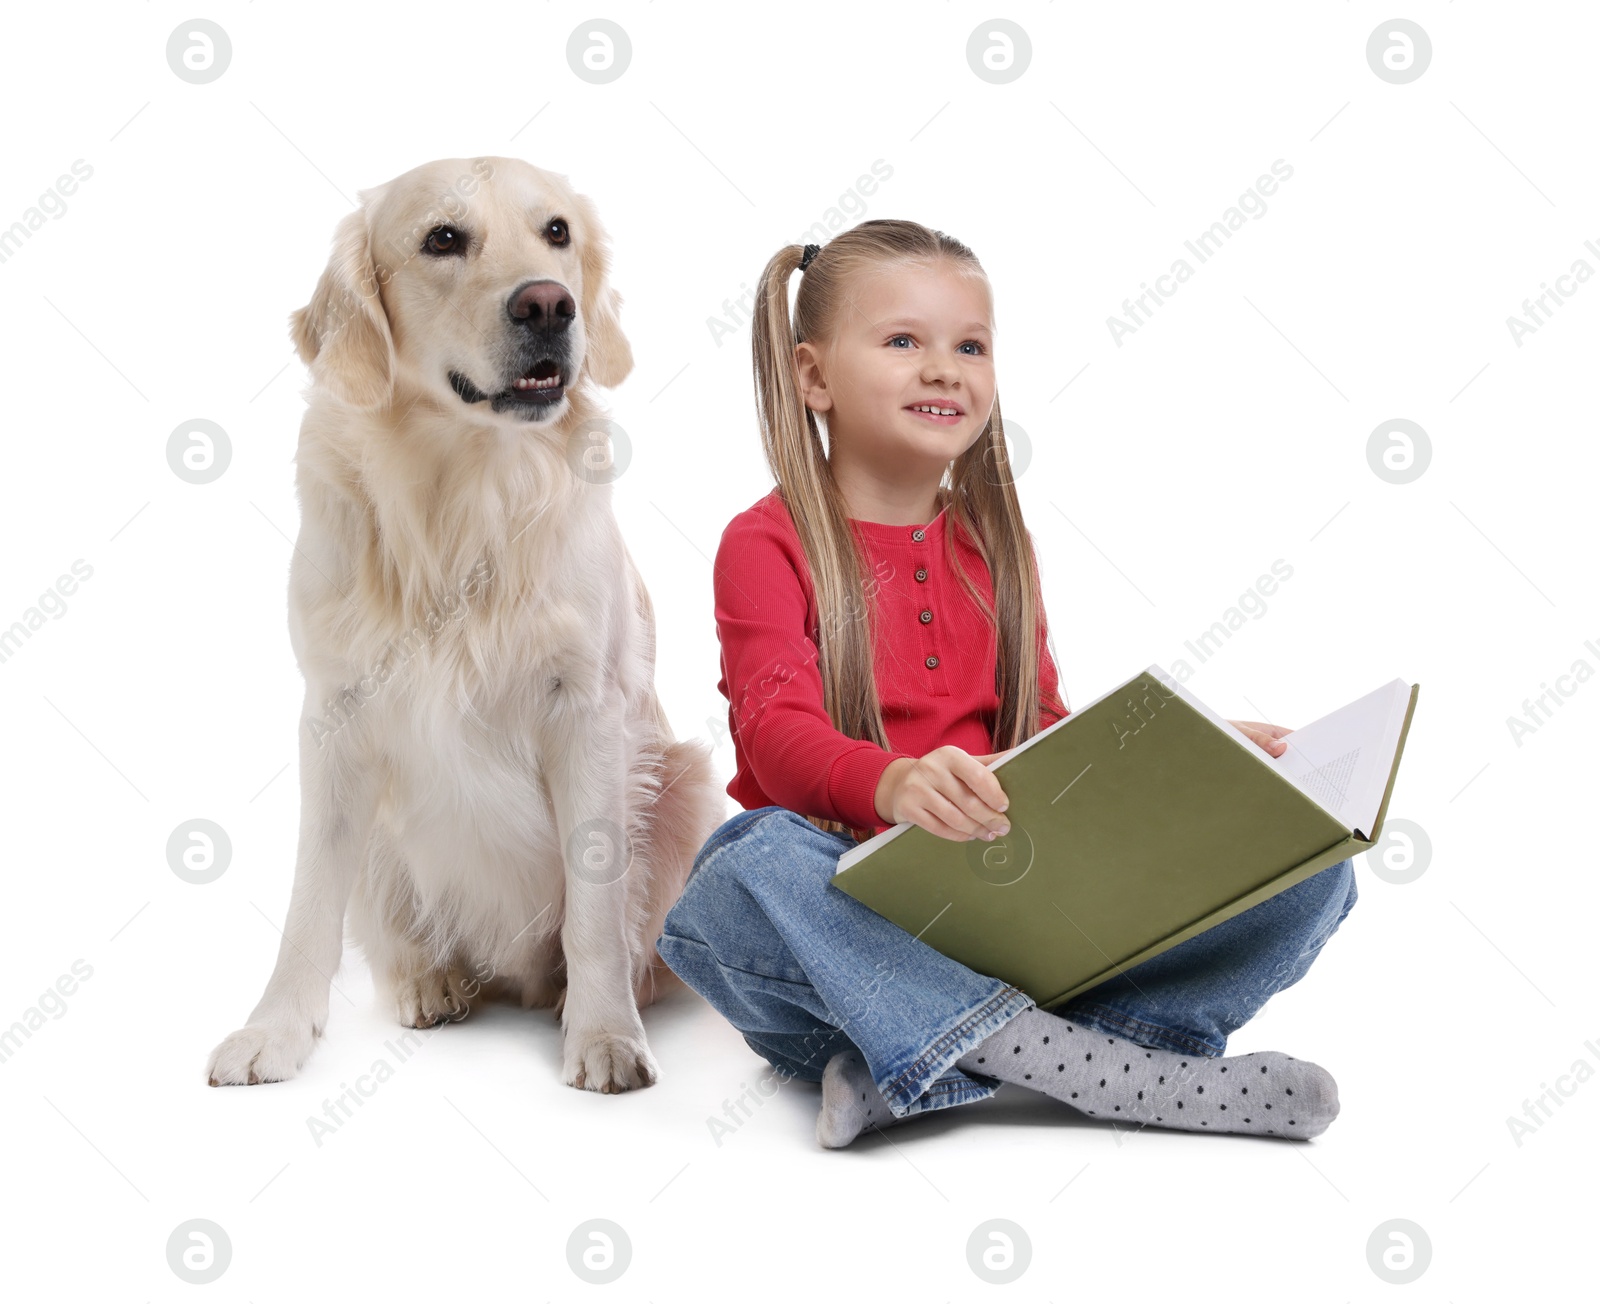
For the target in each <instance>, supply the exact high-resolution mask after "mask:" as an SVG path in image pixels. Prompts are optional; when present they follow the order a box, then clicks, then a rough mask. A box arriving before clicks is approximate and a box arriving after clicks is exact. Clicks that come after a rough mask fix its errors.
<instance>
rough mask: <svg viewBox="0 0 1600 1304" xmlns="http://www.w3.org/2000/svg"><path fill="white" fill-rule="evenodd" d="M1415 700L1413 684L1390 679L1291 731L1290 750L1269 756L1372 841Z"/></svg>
mask: <svg viewBox="0 0 1600 1304" xmlns="http://www.w3.org/2000/svg"><path fill="white" fill-rule="evenodd" d="M1410 700H1411V687H1410V685H1409V684H1407V683H1406V682H1405V680H1403V679H1393V680H1390V681H1389V682H1388V683H1387V684H1385V685H1384V686H1383V687H1382V688H1375V689H1373V691H1372V692H1370V693H1368V694H1367V695H1366V696H1365V697H1358V698H1357V699H1356V700H1355V701H1353V702H1351V703H1350V704H1349V705H1348V706H1341V707H1340V708H1339V709H1338V710H1337V711H1333V712H1330V713H1329V714H1327V715H1325V716H1323V717H1322V718H1321V719H1320V720H1315V721H1313V722H1312V723H1311V724H1308V725H1304V726H1302V727H1301V728H1299V729H1296V730H1294V732H1292V733H1290V734H1288V735H1286V736H1285V737H1284V740H1283V741H1284V742H1285V743H1287V744H1288V749H1287V750H1286V751H1285V752H1284V754H1283V755H1282V756H1279V757H1277V758H1276V759H1273V758H1270V757H1269V758H1268V759H1269V760H1271V761H1272V764H1273V766H1274V768H1275V769H1276V770H1277V771H1278V773H1279V774H1281V775H1283V777H1284V778H1286V779H1288V780H1289V781H1290V782H1291V783H1293V784H1294V785H1295V787H1297V788H1299V789H1300V791H1301V792H1303V793H1305V794H1306V795H1307V796H1308V797H1311V798H1312V799H1313V800H1315V801H1317V802H1319V803H1320V804H1321V805H1322V806H1323V807H1324V809H1326V810H1328V811H1329V812H1330V813H1332V814H1333V815H1335V816H1336V817H1337V818H1338V819H1339V821H1340V822H1341V823H1342V824H1344V826H1345V827H1346V828H1348V829H1351V830H1352V831H1354V832H1355V833H1357V834H1358V835H1360V836H1361V837H1362V838H1364V839H1368V840H1370V834H1371V832H1372V826H1373V824H1374V823H1375V822H1376V820H1377V818H1378V807H1379V806H1381V805H1382V804H1383V789H1384V786H1385V785H1386V784H1387V783H1388V782H1389V771H1390V770H1391V769H1392V768H1393V766H1394V753H1395V749H1396V748H1397V747H1399V745H1400V726H1401V725H1402V724H1403V723H1404V722H1405V715H1406V704H1407V703H1408V702H1409V701H1410ZM1263 754H1264V753H1263Z"/></svg>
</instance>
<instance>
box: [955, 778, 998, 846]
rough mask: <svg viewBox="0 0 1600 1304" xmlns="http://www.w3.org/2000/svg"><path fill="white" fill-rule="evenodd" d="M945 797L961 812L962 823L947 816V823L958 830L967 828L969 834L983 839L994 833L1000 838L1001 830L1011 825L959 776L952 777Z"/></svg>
mask: <svg viewBox="0 0 1600 1304" xmlns="http://www.w3.org/2000/svg"><path fill="white" fill-rule="evenodd" d="M989 777H990V778H992V777H993V776H992V775H990V776H989ZM943 795H944V796H945V797H946V798H947V799H948V800H950V801H952V802H953V803H954V804H955V805H956V806H957V807H958V808H959V809H960V811H961V819H960V821H957V820H954V819H951V818H950V817H949V816H946V817H945V822H946V823H948V824H953V825H955V827H957V828H965V829H966V831H967V832H968V833H969V834H972V835H975V836H977V837H982V836H983V835H984V834H985V833H993V834H994V835H995V836H996V837H999V836H1000V830H1001V829H1002V828H1005V827H1008V826H1009V824H1010V821H1009V820H1008V819H1006V817H1005V816H1004V815H1002V814H1000V813H999V812H997V811H996V810H994V808H993V807H991V806H990V805H988V803H986V802H985V801H984V800H983V798H981V797H979V796H977V795H976V794H975V793H974V792H973V791H972V790H971V789H970V788H968V787H967V785H966V784H965V783H963V782H962V780H961V777H960V776H959V775H951V776H950V787H949V788H947V789H944V790H943Z"/></svg>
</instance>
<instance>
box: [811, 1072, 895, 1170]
mask: <svg viewBox="0 0 1600 1304" xmlns="http://www.w3.org/2000/svg"><path fill="white" fill-rule="evenodd" d="M908 1117H910V1116H909V1115H908ZM905 1121H906V1120H905V1119H903V1118H896V1117H895V1116H894V1115H893V1114H891V1113H890V1112H889V1103H888V1101H886V1100H884V1098H883V1097H882V1096H881V1095H880V1094H879V1092H878V1087H877V1084H876V1083H875V1082H873V1080H872V1071H871V1070H870V1069H868V1068H867V1064H866V1061H865V1060H863V1059H862V1058H861V1055H860V1052H858V1051H854V1050H842V1051H840V1052H839V1053H838V1054H837V1055H835V1056H834V1057H833V1058H832V1059H830V1060H829V1061H828V1063H827V1066H826V1067H825V1068H824V1069H823V1070H822V1110H821V1112H820V1113H818V1115H817V1140H818V1142H820V1143H821V1144H822V1145H825V1146H827V1147H828V1149H830V1150H837V1149H839V1148H840V1147H841V1146H847V1145H849V1144H850V1143H851V1142H852V1141H854V1140H855V1139H856V1137H858V1136H859V1135H860V1134H861V1133H862V1132H863V1131H865V1130H866V1129H867V1128H869V1127H880V1128H882V1127H892V1126H893V1125H894V1124H896V1123H904V1122H905Z"/></svg>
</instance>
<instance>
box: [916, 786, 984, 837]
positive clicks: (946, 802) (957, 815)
mask: <svg viewBox="0 0 1600 1304" xmlns="http://www.w3.org/2000/svg"><path fill="white" fill-rule="evenodd" d="M947 781H948V782H949V783H950V784H951V789H946V788H945V787H944V786H943V785H942V784H941V785H940V786H939V787H938V788H936V789H935V790H934V791H933V792H932V793H930V794H929V797H928V808H929V810H930V811H931V812H932V813H933V814H935V815H937V816H938V817H939V819H941V820H942V821H943V822H944V823H945V824H947V825H948V826H949V827H950V828H952V829H955V830H956V832H957V833H958V834H959V835H960V836H961V837H962V838H966V837H968V836H969V835H970V834H973V833H980V832H982V831H983V828H982V825H981V824H980V823H979V822H978V821H977V820H975V819H973V817H972V816H971V815H970V814H969V813H968V812H967V811H966V810H965V809H964V803H962V802H960V801H957V800H953V798H954V796H955V793H954V791H953V789H954V786H955V785H956V784H958V783H959V782H960V781H959V780H957V779H954V778H951V779H948V780H947Z"/></svg>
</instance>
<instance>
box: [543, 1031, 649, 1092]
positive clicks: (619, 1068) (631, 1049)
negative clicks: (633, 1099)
mask: <svg viewBox="0 0 1600 1304" xmlns="http://www.w3.org/2000/svg"><path fill="white" fill-rule="evenodd" d="M656 1075H657V1069H656V1062H655V1059H654V1057H653V1056H652V1055H651V1054H650V1047H649V1046H648V1045H647V1044H646V1042H645V1039H644V1036H643V1034H642V1033H641V1034H639V1035H637V1036H628V1035H623V1034H618V1033H614V1032H606V1031H604V1030H596V1031H593V1032H583V1031H581V1030H579V1029H576V1028H573V1029H569V1030H568V1032H567V1034H566V1042H565V1050H564V1054H563V1064H562V1072H561V1080H562V1082H564V1083H566V1085H567V1086H569V1087H580V1088H582V1089H583V1090H585V1091H604V1092H618V1091H631V1090H632V1089H633V1088H634V1087H648V1086H650V1085H652V1084H653V1083H654V1082H655V1080H656Z"/></svg>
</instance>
